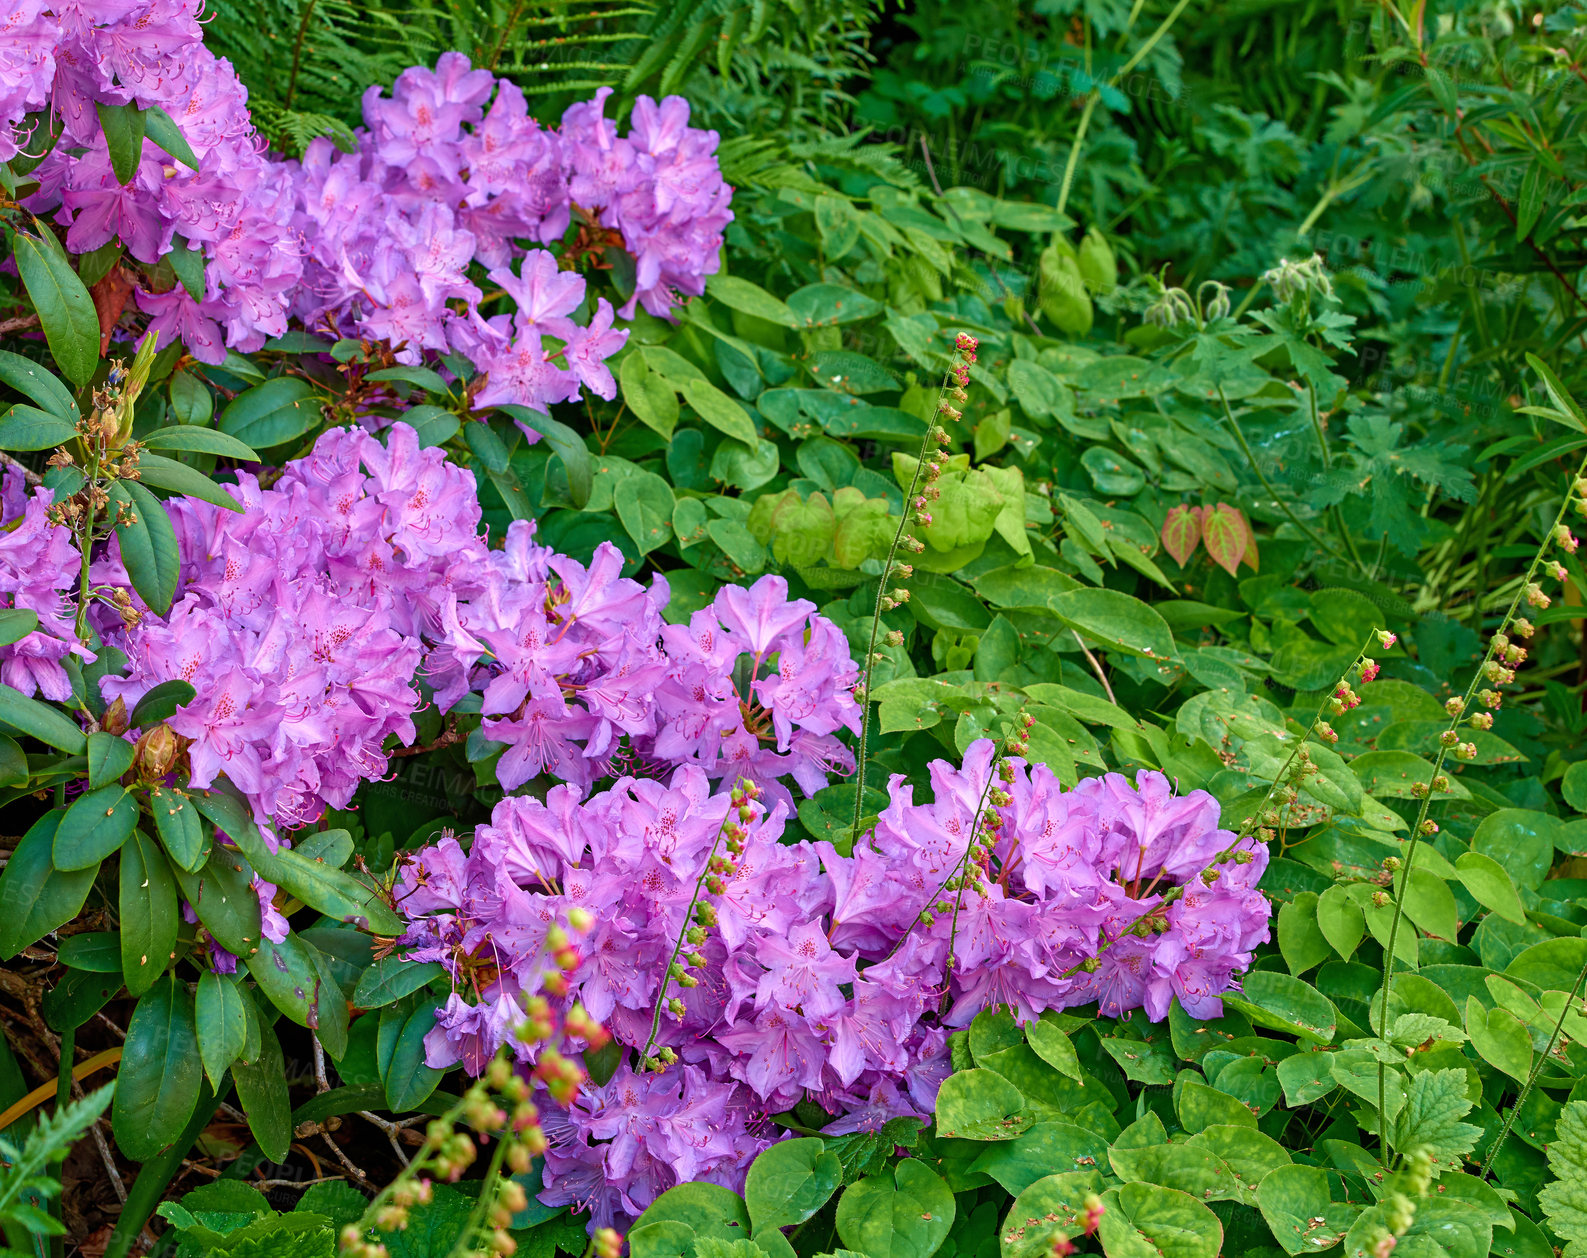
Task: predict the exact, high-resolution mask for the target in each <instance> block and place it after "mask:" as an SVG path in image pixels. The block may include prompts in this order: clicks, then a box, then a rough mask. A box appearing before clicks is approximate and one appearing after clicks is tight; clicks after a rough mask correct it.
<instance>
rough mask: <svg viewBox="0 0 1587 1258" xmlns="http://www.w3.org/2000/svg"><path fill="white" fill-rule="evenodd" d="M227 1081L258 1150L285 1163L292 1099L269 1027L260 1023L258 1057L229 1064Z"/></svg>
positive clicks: (279, 1044) (273, 1029) (279, 1055)
mask: <svg viewBox="0 0 1587 1258" xmlns="http://www.w3.org/2000/svg"><path fill="white" fill-rule="evenodd" d="M244 999H247V997H246V996H244ZM195 1057H196V1054H195ZM231 1078H232V1082H233V1083H234V1084H235V1085H236V1088H237V1103H238V1104H239V1105H240V1106H241V1107H242V1112H243V1113H244V1114H245V1115H246V1116H247V1118H248V1130H249V1131H251V1132H253V1138H254V1139H255V1140H257V1141H258V1142H259V1148H260V1149H261V1150H262V1151H263V1152H264V1155H265V1157H267V1158H269V1159H270V1160H271V1161H272V1162H284V1161H286V1157H287V1151H288V1150H289V1149H290V1148H291V1146H292V1097H291V1094H290V1093H289V1092H288V1091H287V1071H286V1061H285V1060H284V1059H283V1057H282V1055H281V1041H280V1040H279V1039H277V1038H276V1033H275V1028H274V1027H273V1026H271V1025H269V1024H268V1023H261V1025H260V1027H259V1055H258V1057H257V1058H255V1059H254V1061H253V1062H251V1063H250V1062H245V1061H235V1062H233V1063H232V1066H231Z"/></svg>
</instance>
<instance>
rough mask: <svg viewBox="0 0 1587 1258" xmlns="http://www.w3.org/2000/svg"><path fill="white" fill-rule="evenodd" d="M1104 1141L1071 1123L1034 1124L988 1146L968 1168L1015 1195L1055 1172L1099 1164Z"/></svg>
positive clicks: (1104, 1152) (1104, 1154) (1105, 1150)
mask: <svg viewBox="0 0 1587 1258" xmlns="http://www.w3.org/2000/svg"><path fill="white" fill-rule="evenodd" d="M1107 1161H1108V1142H1107V1140H1106V1139H1104V1138H1103V1136H1102V1135H1100V1134H1099V1133H1097V1132H1095V1131H1090V1130H1087V1129H1086V1128H1083V1127H1077V1126H1075V1125H1074V1124H1073V1123H1059V1122H1053V1123H1037V1124H1036V1125H1035V1126H1034V1127H1032V1128H1031V1129H1030V1130H1029V1131H1027V1132H1025V1133H1024V1135H1022V1136H1018V1137H1016V1138H1015V1139H1013V1140H1003V1141H999V1142H997V1143H994V1144H992V1145H990V1146H989V1147H988V1148H987V1150H986V1151H985V1152H984V1153H982V1154H981V1155H980V1156H979V1157H978V1158H976V1159H975V1161H974V1162H972V1163H970V1169H971V1170H972V1171H979V1172H980V1173H981V1174H983V1175H990V1176H991V1177H992V1178H993V1179H995V1180H996V1181H997V1182H998V1183H999V1184H1001V1185H1002V1186H1003V1190H1004V1191H1005V1192H1008V1193H1011V1194H1013V1195H1014V1196H1016V1197H1017V1196H1018V1195H1019V1194H1020V1193H1022V1192H1024V1191H1025V1190H1026V1189H1027V1188H1029V1187H1030V1186H1031V1185H1032V1184H1034V1183H1035V1182H1036V1181H1037V1180H1038V1179H1042V1178H1043V1177H1045V1176H1047V1175H1052V1174H1054V1173H1056V1172H1058V1171H1083V1170H1086V1169H1088V1168H1094V1167H1103V1166H1106V1165H1107Z"/></svg>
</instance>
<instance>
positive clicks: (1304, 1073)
mask: <svg viewBox="0 0 1587 1258" xmlns="http://www.w3.org/2000/svg"><path fill="white" fill-rule="evenodd" d="M1278 1082H1279V1086H1280V1087H1282V1088H1283V1089H1284V1100H1285V1101H1286V1102H1288V1103H1289V1106H1290V1108H1291V1109H1298V1108H1299V1107H1300V1106H1302V1105H1310V1104H1311V1103H1312V1102H1313V1101H1316V1100H1319V1099H1321V1098H1322V1097H1325V1096H1327V1095H1328V1094H1329V1093H1330V1092H1332V1091H1333V1090H1334V1089H1335V1088H1336V1087H1338V1086H1339V1085H1338V1081H1337V1080H1336V1079H1335V1078H1334V1070H1333V1060H1332V1057H1331V1056H1330V1054H1328V1053H1324V1052H1316V1051H1313V1052H1305V1053H1296V1054H1294V1055H1293V1056H1291V1057H1286V1058H1285V1059H1284V1060H1283V1061H1281V1062H1279V1063H1278Z"/></svg>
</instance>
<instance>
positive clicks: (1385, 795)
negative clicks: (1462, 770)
mask: <svg viewBox="0 0 1587 1258" xmlns="http://www.w3.org/2000/svg"><path fill="white" fill-rule="evenodd" d="M1350 768H1351V769H1352V770H1353V771H1354V772H1355V775H1356V777H1357V778H1358V779H1359V780H1360V782H1361V789H1362V790H1364V791H1365V792H1366V793H1367V794H1368V795H1371V796H1372V797H1373V798H1374V799H1415V798H1416V796H1415V794H1414V793H1413V788H1417V789H1419V788H1420V787H1422V786H1426V785H1427V784H1428V783H1429V782H1431V781H1432V780H1433V765H1432V762H1431V761H1430V760H1426V759H1424V758H1423V757H1421V756H1418V755H1416V754H1415V753H1414V752H1410V751H1369V752H1366V753H1365V754H1364V755H1360V756H1357V757H1356V758H1355V759H1354V760H1352V761H1351V762H1350ZM1470 795H1471V792H1470V791H1468V790H1467V789H1466V788H1465V787H1464V786H1463V785H1462V784H1461V783H1460V782H1458V781H1456V780H1455V779H1453V778H1451V779H1450V783H1449V790H1448V791H1434V792H1433V795H1432V798H1433V799H1435V800H1438V799H1450V798H1459V799H1466V798H1469V796H1470Z"/></svg>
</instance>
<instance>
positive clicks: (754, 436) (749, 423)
mask: <svg viewBox="0 0 1587 1258" xmlns="http://www.w3.org/2000/svg"><path fill="white" fill-rule="evenodd" d="M673 383H675V384H676V385H677V386H678V391H679V392H680V393H682V394H683V400H684V401H686V402H687V403H688V404H689V405H690V406H692V407H693V408H694V412H695V414H697V415H698V416H699V417H700V418H701V419H703V420H704V421H705V422H706V423H708V424H710V425H711V427H713V428H715V429H717V430H718V431H719V432H723V433H725V434H727V435H728V436H729V437H732V438H733V439H734V440H735V441H741V442H743V443H744V444H745V445H746V446H748V447H749V448H750V449H751V450H754V449H756V448H758V446H759V444H760V434H759V433H758V432H757V431H756V429H755V423H754V421H753V420H751V419H750V417H749V415H748V413H746V412H745V410H744V408H743V407H742V406H740V405H739V404H738V403H737V402H735V401H734V400H733V399H732V398H730V397H728V395H727V394H725V393H723V392H722V390H720V389H718V388H717V387H716V386H715V385H714V384H712V383H711V382H710V381H709V380H706V379H704V378H703V377H702V378H701V379H699V380H677V381H673Z"/></svg>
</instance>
